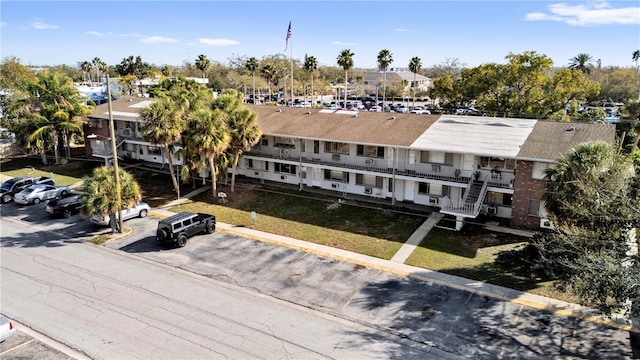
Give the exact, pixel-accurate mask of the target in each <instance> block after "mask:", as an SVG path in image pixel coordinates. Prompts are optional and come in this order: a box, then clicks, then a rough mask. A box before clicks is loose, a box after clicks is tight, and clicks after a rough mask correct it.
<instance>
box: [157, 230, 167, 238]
mask: <svg viewBox="0 0 640 360" xmlns="http://www.w3.org/2000/svg"><path fill="white" fill-rule="evenodd" d="M156 237H157V238H158V240H164V239H166V238H167V232H166V231H164V230H163V229H158V231H157V232H156Z"/></svg>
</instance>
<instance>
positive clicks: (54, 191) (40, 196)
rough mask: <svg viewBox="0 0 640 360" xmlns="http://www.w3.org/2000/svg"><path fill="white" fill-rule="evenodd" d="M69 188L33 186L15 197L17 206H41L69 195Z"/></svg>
mask: <svg viewBox="0 0 640 360" xmlns="http://www.w3.org/2000/svg"><path fill="white" fill-rule="evenodd" d="M69 191H70V189H69V187H67V186H53V185H42V184H40V185H31V186H29V187H28V188H26V189H24V190H22V191H20V192H19V193H17V194H15V195H14V196H13V201H14V202H15V203H17V204H22V205H25V204H39V203H40V202H41V201H45V200H51V199H56V198H60V197H64V196H65V195H67V194H68V193H69Z"/></svg>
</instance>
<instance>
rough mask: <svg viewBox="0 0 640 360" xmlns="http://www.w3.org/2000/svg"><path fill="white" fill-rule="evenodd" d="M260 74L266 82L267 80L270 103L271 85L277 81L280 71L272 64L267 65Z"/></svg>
mask: <svg viewBox="0 0 640 360" xmlns="http://www.w3.org/2000/svg"><path fill="white" fill-rule="evenodd" d="M260 72H261V73H262V76H263V77H264V78H265V80H267V86H268V87H269V101H271V84H272V83H273V82H274V81H275V80H276V78H277V76H278V70H277V69H276V68H275V66H273V65H272V64H265V65H264V66H263V67H262V70H260Z"/></svg>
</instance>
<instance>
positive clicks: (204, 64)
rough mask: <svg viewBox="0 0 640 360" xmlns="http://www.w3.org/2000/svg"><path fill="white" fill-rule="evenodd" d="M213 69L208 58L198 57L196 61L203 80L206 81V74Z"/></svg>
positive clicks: (202, 55) (204, 56)
mask: <svg viewBox="0 0 640 360" xmlns="http://www.w3.org/2000/svg"><path fill="white" fill-rule="evenodd" d="M210 67H211V61H209V59H207V56H206V55H204V54H201V55H198V59H197V60H196V68H197V69H198V70H200V71H202V78H203V79H204V74H205V72H206V71H207V70H208V69H209V68H210Z"/></svg>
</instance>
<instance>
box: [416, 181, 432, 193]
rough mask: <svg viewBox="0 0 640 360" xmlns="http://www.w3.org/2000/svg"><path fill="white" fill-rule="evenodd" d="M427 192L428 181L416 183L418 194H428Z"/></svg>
mask: <svg viewBox="0 0 640 360" xmlns="http://www.w3.org/2000/svg"><path fill="white" fill-rule="evenodd" d="M428 193H429V184H428V183H419V184H418V194H428Z"/></svg>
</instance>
